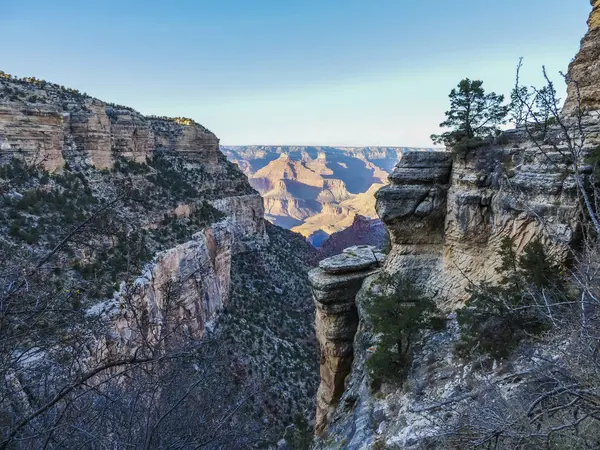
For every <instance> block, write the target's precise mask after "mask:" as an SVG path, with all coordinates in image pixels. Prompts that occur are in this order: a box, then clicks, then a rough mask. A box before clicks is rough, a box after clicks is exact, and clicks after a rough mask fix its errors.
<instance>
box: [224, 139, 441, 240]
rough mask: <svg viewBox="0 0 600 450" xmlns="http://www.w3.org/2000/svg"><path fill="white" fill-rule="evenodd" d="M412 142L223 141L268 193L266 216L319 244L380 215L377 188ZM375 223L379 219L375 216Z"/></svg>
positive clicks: (233, 158)
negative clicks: (238, 143) (274, 143)
mask: <svg viewBox="0 0 600 450" xmlns="http://www.w3.org/2000/svg"><path fill="white" fill-rule="evenodd" d="M431 150H432V149H430V148H409V147H324V146H319V147H311V146H263V145H253V146H222V147H221V151H222V152H223V153H225V155H226V156H227V158H228V159H229V160H230V161H231V162H233V163H235V164H237V165H238V166H239V167H240V169H241V170H242V171H243V172H244V174H246V176H247V177H248V180H249V182H250V184H251V186H252V187H253V188H254V189H256V190H257V191H258V192H259V193H260V194H261V196H262V197H263V198H264V203H265V218H266V219H267V220H269V221H270V222H272V223H273V224H275V225H279V226H281V227H283V228H287V229H291V230H292V231H295V232H298V233H301V234H302V235H303V236H305V237H306V238H308V240H309V241H310V242H311V243H312V244H313V245H315V246H317V247H319V246H320V245H321V243H322V242H323V241H324V240H325V239H327V237H328V236H330V235H331V234H333V233H336V232H339V231H341V230H344V229H346V228H348V227H350V226H352V224H353V222H354V220H355V216H356V215H359V216H364V217H365V218H369V219H377V213H376V212H375V192H377V191H378V190H379V189H380V188H381V187H382V186H384V185H385V184H387V182H388V181H387V178H388V176H389V174H390V173H391V172H392V171H393V169H394V166H395V165H396V164H397V163H398V162H399V161H400V160H401V158H402V154H403V153H405V152H408V151H431ZM372 222H373V223H372V224H371V225H372V226H373V227H375V228H382V227H380V223H381V222H379V220H378V219H377V220H373V221H372Z"/></svg>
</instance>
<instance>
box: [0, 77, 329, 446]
mask: <svg viewBox="0 0 600 450" xmlns="http://www.w3.org/2000/svg"><path fill="white" fill-rule="evenodd" d="M0 197H1V199H2V206H1V207H0V218H1V220H0V228H1V231H2V236H3V237H2V239H1V240H0V259H1V260H2V261H3V265H4V269H3V271H2V273H1V275H0V277H1V281H2V286H9V287H8V288H7V290H5V291H3V293H2V298H1V301H2V304H3V305H4V308H3V309H2V312H1V313H0V316H1V318H0V321H1V322H2V324H3V325H2V326H3V328H2V332H3V336H5V337H6V339H3V341H2V344H1V345H2V354H3V355H6V357H7V358H8V359H3V360H2V361H3V362H2V363H1V364H0V372H1V375H0V376H1V377H2V379H6V380H10V382H9V383H8V384H6V385H3V387H2V388H1V389H2V400H0V404H1V405H2V407H1V408H0V410H1V411H2V413H0V423H2V430H3V431H2V435H1V436H0V447H2V448H4V447H5V446H7V445H11V448H13V447H12V444H11V443H12V442H14V439H17V438H18V439H19V440H21V441H23V442H29V444H27V445H30V446H33V447H37V446H38V444H39V445H42V444H40V442H41V441H40V439H41V440H43V439H50V440H52V439H54V438H55V437H58V436H60V439H61V440H63V442H64V444H63V445H66V446H68V447H76V446H81V445H83V446H86V445H87V444H86V443H85V442H86V440H87V439H88V437H86V436H89V435H90V433H98V438H97V440H96V442H97V445H100V446H108V447H113V446H118V447H120V446H122V445H128V444H126V442H130V443H134V444H137V443H139V442H146V445H148V446H150V447H164V446H167V447H168V446H170V445H171V444H172V443H173V442H174V441H176V440H182V441H186V440H187V441H189V443H188V444H187V445H188V446H194V445H198V444H199V443H200V442H201V441H203V440H208V442H210V444H209V447H210V448H223V447H222V446H223V445H226V446H227V447H228V448H248V447H249V446H255V445H259V444H258V443H261V445H264V444H266V443H273V442H276V441H277V439H279V437H280V436H282V435H283V434H284V432H285V430H286V427H290V426H292V427H293V426H294V423H295V422H297V421H298V420H300V419H298V418H301V420H303V421H307V420H310V419H311V417H312V415H313V414H314V413H313V412H312V411H313V409H314V408H313V405H314V394H315V391H316V382H317V370H316V366H317V355H316V346H315V345H316V344H315V337H314V331H313V329H312V323H313V317H314V315H313V311H312V303H311V300H310V291H309V285H308V280H307V271H308V269H309V268H310V267H311V266H312V265H314V264H315V258H316V254H315V251H314V249H313V248H312V247H311V246H310V245H309V244H307V243H306V242H305V241H304V239H303V238H302V237H300V236H299V235H297V234H295V233H292V232H289V231H287V230H283V229H280V228H278V227H276V226H274V225H271V224H270V223H268V222H267V221H265V220H264V207H263V199H262V198H261V196H260V195H259V194H258V193H257V192H256V191H255V190H254V189H253V188H252V187H251V186H250V185H249V183H248V180H247V178H246V177H245V176H244V174H243V173H242V172H241V171H240V170H238V169H237V166H235V165H234V164H232V163H230V162H228V160H227V159H226V157H225V156H224V155H223V154H222V153H221V152H220V151H219V139H218V138H217V137H216V136H215V135H214V134H213V133H212V132H210V131H209V130H208V129H206V128H205V127H203V126H202V125H200V124H198V123H197V122H195V121H193V120H191V119H188V118H182V117H179V118H167V117H154V116H144V115H142V114H140V113H139V112H137V111H135V110H134V109H132V108H130V107H126V106H122V105H115V104H108V103H105V102H102V101H101V100H99V99H96V98H93V97H91V96H89V95H87V94H83V93H81V92H79V91H76V90H74V89H70V88H66V87H64V86H60V85H57V84H53V83H49V82H46V81H43V80H38V79H35V78H24V79H21V78H16V77H12V76H10V75H8V74H6V73H4V72H1V73H0ZM47 302H50V303H47ZM48 304H52V305H55V306H56V310H57V313H56V314H55V313H54V312H53V311H54V309H52V308H50V309H49V307H48ZM23 310H25V311H26V312H25V311H23ZM6 314H10V322H5V319H6V318H7V317H8V316H6ZM6 323H9V325H7V327H8V328H7V327H4V324H6ZM48 324H51V328H50V330H47V325H48ZM23 327H25V328H26V329H27V330H28V331H27V332H26V333H25V335H24V336H25V337H23V334H22V333H21V332H20V331H19V330H22V329H23ZM23 355H27V356H26V357H24V356H23ZM149 365H150V366H151V370H147V369H148V368H150V366H149ZM274 368H277V370H274ZM90 374H93V376H92V375H90ZM79 380H84V381H83V382H81V381H79ZM63 393H64V395H65V397H64V398H63V397H62V395H63ZM249 393H252V395H251V396H250V397H249V396H248V394H249ZM103 396H104V397H103ZM101 398H105V399H106V398H110V401H108V403H106V402H105V401H102V400H100V399H101ZM53 399H54V400H53ZM57 399H58V400H57ZM38 405H46V406H45V408H47V409H45V410H44V411H47V412H48V413H47V414H42V415H41V417H38V414H36V408H37V407H38ZM73 405H77V406H76V407H75V406H73ZM232 405H233V406H232ZM72 406H73V407H74V408H75V409H71V407H72ZM76 409H80V410H81V411H85V413H80V414H76V413H75V410H76ZM124 410H127V411H128V412H127V416H129V417H131V418H132V420H134V422H135V423H136V424H137V425H134V426H132V425H127V424H126V423H125V422H120V420H121V419H120V418H122V417H123V416H122V414H121V411H124ZM59 411H62V415H60V417H58V416H56V417H58V418H57V419H56V422H54V423H53V425H51V426H50V425H48V428H46V426H47V424H49V423H50V422H51V421H52V420H54V419H53V418H52V417H55V416H53V415H52V414H54V413H58V412H59ZM193 411H194V412H193ZM161 415H163V416H162V418H161V419H159V420H158V421H156V422H154V425H153V426H152V427H151V428H146V427H144V426H142V424H144V423H150V422H152V421H154V420H156V419H157V418H158V417H160V416H161ZM94 417H96V418H98V417H104V418H105V419H106V420H101V421H99V422H98V421H96V419H94ZM88 419H89V420H90V421H89V422H88ZM46 420H48V421H50V422H46ZM84 422H85V423H84ZM75 423H78V425H76V426H73V424H75ZM34 429H35V430H37V431H33V430H34ZM40 430H42V431H41V434H40V433H39V432H40ZM44 430H46V431H44ZM217 431H218V432H217ZM234 431H235V432H236V433H239V436H238V437H234V438H232V437H231V434H232V433H233V432H234ZM41 436H45V437H41ZM116 442H118V443H116ZM194 442H195V443H196V444H194ZM3 446H4V447H3Z"/></svg>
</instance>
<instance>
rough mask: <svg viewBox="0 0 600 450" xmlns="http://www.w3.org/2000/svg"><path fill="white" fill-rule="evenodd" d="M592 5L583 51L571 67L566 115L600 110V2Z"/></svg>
mask: <svg viewBox="0 0 600 450" xmlns="http://www.w3.org/2000/svg"><path fill="white" fill-rule="evenodd" d="M590 3H591V4H592V7H593V9H592V12H591V13H590V17H589V19H588V27H589V30H588V32H587V34H586V35H585V37H584V38H583V39H582V41H581V50H580V51H579V53H578V54H577V57H576V58H575V59H574V60H573V61H572V62H571V64H570V65H569V74H568V77H567V81H568V98H567V101H566V103H565V106H564V109H563V112H564V113H566V114H573V113H574V112H576V111H577V110H578V109H579V107H580V106H581V108H582V109H583V110H584V111H597V110H599V109H600V67H598V58H600V1H599V0H590ZM579 96H580V101H579V99H578V97H579ZM579 103H581V104H579Z"/></svg>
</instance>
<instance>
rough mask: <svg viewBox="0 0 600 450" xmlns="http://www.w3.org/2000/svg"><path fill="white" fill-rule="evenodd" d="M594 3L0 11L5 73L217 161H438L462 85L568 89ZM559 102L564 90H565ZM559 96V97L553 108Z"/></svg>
mask: <svg viewBox="0 0 600 450" xmlns="http://www.w3.org/2000/svg"><path fill="white" fill-rule="evenodd" d="M590 9H591V7H590V4H589V1H588V0H498V1H488V0H446V1H425V0H171V1H164V0H160V1H155V0H144V1H139V0H118V1H117V0H102V1H91V0H53V1H47V0H27V1H11V0H0V70H4V71H5V72H8V73H10V74H13V75H16V76H20V77H22V76H35V77H37V78H41V79H45V80H47V81H51V82H55V83H59V84H63V85H65V86H69V87H72V88H75V89H79V90H80V91H82V92H87V93H88V94H90V95H92V96H94V97H98V98H100V99H101V100H104V101H109V102H114V103H119V104H123V105H127V106H131V107H133V108H135V109H137V110H138V111H140V112H142V113H144V114H156V115H166V116H185V117H191V118H193V119H195V120H196V121H198V122H199V123H201V124H202V125H204V126H206V127H207V128H209V129H210V130H211V131H213V132H214V133H215V134H216V135H217V136H218V137H219V138H220V139H221V143H222V144H225V145H251V144H264V145H333V146H335V145H343V146H371V145H372V146H431V145H432V143H431V141H430V139H429V136H430V135H431V134H432V133H437V132H439V128H438V125H439V123H440V122H441V121H443V120H444V111H445V110H446V109H447V106H448V93H449V92H450V90H451V89H452V88H453V87H454V86H455V85H456V84H457V83H458V82H459V81H460V80H461V79H462V78H467V77H468V78H471V79H481V80H483V81H484V88H486V90H487V91H495V92H497V93H499V94H505V95H507V96H508V95H509V94H510V91H511V89H512V87H513V85H514V76H515V67H516V65H517V62H518V59H519V57H523V58H524V64H525V66H524V69H523V81H524V82H525V83H526V84H535V85H540V84H541V83H542V82H543V79H542V78H541V67H542V65H545V66H546V67H547V69H548V72H549V73H550V75H551V76H552V77H553V78H554V79H555V80H556V81H557V84H559V85H560V86H562V83H561V77H560V75H559V71H561V70H562V71H566V70H567V67H568V64H569V62H570V60H571V59H572V58H573V57H574V56H575V54H576V52H577V50H578V48H579V41H580V39H581V38H582V37H583V35H584V34H585V32H586V30H587V27H586V19H587V17H588V14H589V11H590ZM560 90H561V91H562V87H561V89H560ZM561 93H562V92H561Z"/></svg>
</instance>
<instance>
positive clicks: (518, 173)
mask: <svg viewBox="0 0 600 450" xmlns="http://www.w3.org/2000/svg"><path fill="white" fill-rule="evenodd" d="M597 138H598V136H597V134H596V138H595V139H594V137H593V136H590V145H594V141H595V140H597ZM506 139H507V140H508V143H507V144H506V145H505V146H495V147H492V148H485V149H483V150H481V151H478V152H475V153H474V154H472V155H470V156H469V157H468V158H467V159H466V160H464V159H460V158H453V157H452V155H451V154H450V153H446V152H438V153H430V154H418V153H413V154H408V155H406V157H405V158H404V159H403V160H402V161H401V162H400V163H399V164H398V166H397V167H396V169H395V170H394V172H393V173H392V175H391V176H390V186H388V187H384V188H382V189H381V190H380V191H379V192H378V194H377V210H378V212H379V215H380V217H381V219H382V220H383V222H384V223H385V224H386V226H387V227H388V229H389V231H390V235H391V240H392V250H391V252H390V255H389V258H388V259H387V261H386V266H385V267H386V271H387V272H389V273H390V274H395V273H402V274H404V275H406V276H409V277H410V278H412V279H414V280H415V281H416V282H418V283H419V284H420V285H422V286H423V287H425V289H426V290H428V291H429V293H430V294H432V295H434V296H435V297H436V299H437V300H438V302H439V303H440V304H442V305H444V306H447V307H453V306H458V305H460V304H461V302H462V300H463V299H464V298H465V292H466V291H465V289H466V287H467V286H468V284H469V283H470V282H480V281H490V282H491V281H494V280H495V279H496V277H497V273H496V270H495V269H496V267H497V266H498V264H499V257H498V250H499V246H500V242H501V241H502V239H503V238H504V237H509V238H511V239H513V240H514V241H515V242H516V244H517V246H518V248H519V250H520V249H522V248H523V247H524V246H525V245H527V243H529V242H531V241H532V240H533V239H540V240H541V241H542V242H544V244H546V245H547V246H548V248H551V249H552V250H553V251H554V252H555V253H556V254H564V252H565V251H566V250H567V249H568V248H569V247H570V246H572V245H573V244H574V243H575V241H576V239H577V229H578V202H577V192H576V187H575V179H574V176H573V174H572V173H571V172H570V161H569V158H568V157H567V156H566V154H567V153H568V151H567V148H566V146H564V145H563V146H562V147H561V146H559V149H558V150H559V151H556V150H555V149H552V148H548V149H547V150H546V151H544V152H543V153H542V152H540V150H539V149H538V147H537V146H536V145H535V144H534V143H533V142H529V141H527V140H526V139H525V137H524V135H523V134H522V133H520V132H511V133H508V134H507V136H506Z"/></svg>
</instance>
